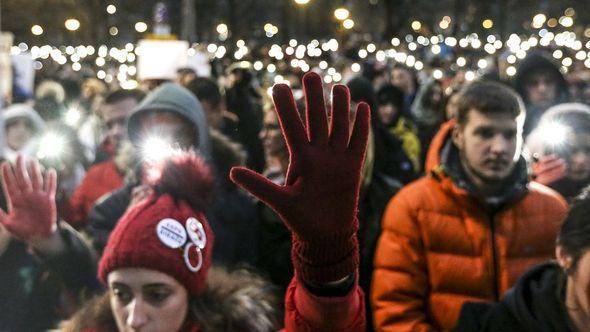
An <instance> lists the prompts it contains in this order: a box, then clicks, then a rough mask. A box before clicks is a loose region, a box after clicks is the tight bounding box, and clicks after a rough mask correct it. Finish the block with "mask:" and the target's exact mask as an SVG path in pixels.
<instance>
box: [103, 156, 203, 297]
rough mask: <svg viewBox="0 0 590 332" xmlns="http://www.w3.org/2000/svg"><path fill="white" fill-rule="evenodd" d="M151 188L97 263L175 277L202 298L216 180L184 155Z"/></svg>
mask: <svg viewBox="0 0 590 332" xmlns="http://www.w3.org/2000/svg"><path fill="white" fill-rule="evenodd" d="M154 168H159V172H160V174H161V175H160V176H159V177H158V178H156V179H155V180H153V182H152V183H151V186H152V188H153V189H154V193H153V194H152V195H151V196H149V197H148V198H146V199H144V200H143V201H141V202H139V203H138V204H136V205H135V206H133V207H131V208H130V209H128V210H127V212H126V213H125V214H124V215H123V216H122V217H121V219H119V222H118V224H117V226H116V227H115V229H114V231H113V232H112V233H111V236H110V237H109V240H108V242H107V245H106V247H105V250H104V253H103V256H102V258H101V260H100V263H99V269H98V278H99V279H100V281H101V282H102V283H103V284H105V285H106V284H107V277H108V274H109V273H110V272H111V271H114V270H116V269H119V268H145V269H150V270H156V271H159V272H162V273H165V274H167V275H170V276H172V277H173V278H175V279H176V280H177V281H178V282H179V283H180V284H182V285H183V286H184V287H185V288H186V289H187V291H188V293H189V294H191V295H198V294H200V293H202V291H203V290H204V288H205V280H206V278H207V271H208V270H209V267H210V266H211V254H212V249H213V232H212V231H211V227H210V226H209V223H208V222H207V219H206V217H205V215H204V214H203V212H202V211H203V210H204V208H205V206H206V203H207V202H208V201H209V198H210V195H211V191H212V188H213V179H212V176H211V172H210V170H209V168H208V167H207V166H206V165H205V164H204V162H203V161H202V159H201V158H200V157H198V156H197V155H195V154H194V153H191V152H183V153H182V154H180V155H175V156H173V157H171V158H170V159H169V160H167V161H165V162H164V164H163V165H160V166H154Z"/></svg>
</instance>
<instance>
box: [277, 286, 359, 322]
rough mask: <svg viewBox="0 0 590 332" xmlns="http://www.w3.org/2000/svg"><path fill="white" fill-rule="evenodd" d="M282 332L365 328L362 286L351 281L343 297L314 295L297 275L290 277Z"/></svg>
mask: <svg viewBox="0 0 590 332" xmlns="http://www.w3.org/2000/svg"><path fill="white" fill-rule="evenodd" d="M283 331H286V332H303V331H305V332H307V331H310V332H311V331H332V332H362V331H365V304H364V295H363V291H362V289H361V288H360V287H359V286H358V284H356V283H355V285H354V287H353V289H352V290H351V291H350V292H349V293H348V294H347V295H346V296H342V297H321V296H315V295H313V294H311V293H310V292H309V291H308V290H307V289H306V288H305V287H304V286H303V284H302V283H301V282H300V281H299V279H298V278H297V277H294V278H293V279H292V280H291V284H290V285H289V288H288V289H287V294H286V295H285V329H284V330H283Z"/></svg>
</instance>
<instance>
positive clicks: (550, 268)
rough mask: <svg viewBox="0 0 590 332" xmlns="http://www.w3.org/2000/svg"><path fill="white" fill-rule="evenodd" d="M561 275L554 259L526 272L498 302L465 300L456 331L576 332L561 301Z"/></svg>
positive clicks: (562, 299) (563, 285)
mask: <svg viewBox="0 0 590 332" xmlns="http://www.w3.org/2000/svg"><path fill="white" fill-rule="evenodd" d="M564 289H565V281H564V275H563V272H562V271H561V268H560V267H559V265H557V264H556V263H554V262H550V263H544V264H540V265H537V266H536V267H534V268H533V269H532V270H530V271H528V272H527V273H525V274H524V275H523V276H522V277H521V278H520V279H519V280H518V282H517V283H516V285H515V286H514V288H512V289H511V290H510V291H509V292H508V293H506V296H505V297H504V299H503V300H502V301H501V302H500V303H466V304H464V305H463V308H462V310H461V316H460V317H459V322H458V323H457V326H456V327H455V329H454V331H455V332H492V331H502V332H511V331H518V332H576V330H575V329H574V327H573V325H572V323H571V321H570V319H569V317H568V314H567V311H566V308H565V304H564V292H563V291H564Z"/></svg>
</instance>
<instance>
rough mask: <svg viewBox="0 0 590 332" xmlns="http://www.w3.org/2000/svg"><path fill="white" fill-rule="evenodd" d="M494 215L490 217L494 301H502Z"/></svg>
mask: <svg viewBox="0 0 590 332" xmlns="http://www.w3.org/2000/svg"><path fill="white" fill-rule="evenodd" d="M494 221H495V220H494V215H493V214H492V215H491V217H490V237H491V242H490V244H491V249H492V280H493V288H494V301H496V302H498V301H500V285H499V280H498V273H499V271H498V251H497V246H496V223H495V222H494Z"/></svg>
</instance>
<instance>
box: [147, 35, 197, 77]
mask: <svg viewBox="0 0 590 332" xmlns="http://www.w3.org/2000/svg"><path fill="white" fill-rule="evenodd" d="M188 46H189V45H188V42H186V41H181V40H149V39H144V40H140V41H139V44H138V48H139V51H138V53H139V54H138V57H137V78H138V79H139V80H148V79H165V80H173V79H175V78H176V71H177V70H178V68H183V67H186V66H187V58H188Z"/></svg>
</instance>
